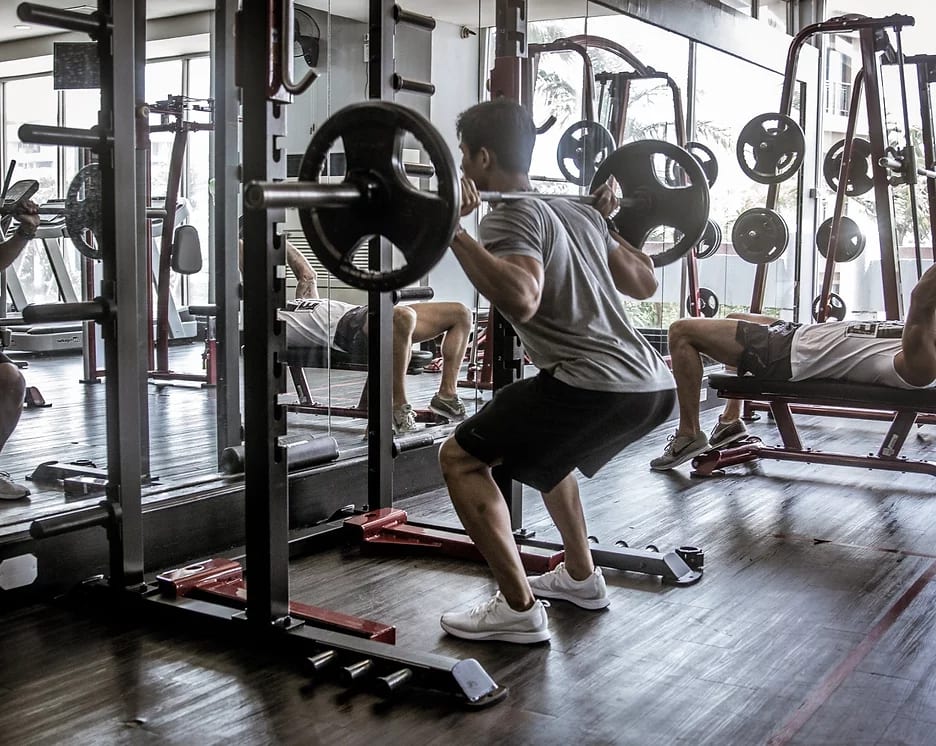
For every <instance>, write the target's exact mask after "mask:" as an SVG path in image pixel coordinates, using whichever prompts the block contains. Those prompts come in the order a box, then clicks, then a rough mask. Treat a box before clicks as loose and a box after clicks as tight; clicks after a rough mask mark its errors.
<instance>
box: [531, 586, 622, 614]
mask: <svg viewBox="0 0 936 746" xmlns="http://www.w3.org/2000/svg"><path fill="white" fill-rule="evenodd" d="M533 595H534V596H536V597H537V598H549V599H554V600H557V601H568V602H569V603H570V604H575V605H576V606H578V607H579V608H582V609H588V610H589V611H595V610H597V609H606V608H607V607H608V606H610V605H611V599H610V598H608V597H607V596H605V597H604V598H579V597H578V596H569V595H566V594H565V593H559V592H553V591H538V590H537V589H536V588H533Z"/></svg>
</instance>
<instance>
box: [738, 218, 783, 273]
mask: <svg viewBox="0 0 936 746" xmlns="http://www.w3.org/2000/svg"><path fill="white" fill-rule="evenodd" d="M789 239H790V232H789V230H788V229H787V224H786V221H785V220H784V219H783V218H782V217H781V216H780V214H779V213H776V212H774V211H773V210H768V209H767V208H766V207H752V208H751V209H750V210H745V211H744V212H742V213H741V214H740V215H738V218H737V220H735V223H734V227H733V228H732V229H731V243H732V245H733V246H734V250H735V253H736V254H737V255H738V256H740V257H741V258H742V259H743V260H744V261H746V262H750V263H751V264H769V263H770V262H773V261H776V260H777V259H779V258H780V257H781V256H782V255H783V252H784V251H786V247H787V242H788V241H789Z"/></svg>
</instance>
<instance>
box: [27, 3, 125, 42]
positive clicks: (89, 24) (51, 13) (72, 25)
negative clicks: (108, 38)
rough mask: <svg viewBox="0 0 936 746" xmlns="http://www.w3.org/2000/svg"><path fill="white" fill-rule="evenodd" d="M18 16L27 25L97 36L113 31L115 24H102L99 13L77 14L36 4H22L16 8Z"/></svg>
mask: <svg viewBox="0 0 936 746" xmlns="http://www.w3.org/2000/svg"><path fill="white" fill-rule="evenodd" d="M16 15H17V16H19V19H20V20H21V21H24V22H25V23H36V24H39V25H40V26H54V27H55V28H60V29H65V30H66V31H80V32H81V33H84V34H90V35H91V36H95V35H96V34H98V33H100V32H101V31H102V30H107V31H111V30H112V29H113V24H112V23H110V22H109V21H108V22H105V23H102V22H101V18H100V16H99V15H98V14H97V13H91V14H88V13H76V12H75V11H72V10H62V9H61V8H50V7H48V6H46V5H36V4H35V3H20V4H19V5H18V6H17V8H16Z"/></svg>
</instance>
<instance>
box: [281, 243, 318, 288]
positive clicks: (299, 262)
mask: <svg viewBox="0 0 936 746" xmlns="http://www.w3.org/2000/svg"><path fill="white" fill-rule="evenodd" d="M286 264H288V265H289V268H290V269H291V270H292V273H293V274H294V275H295V276H296V297H297V298H318V297H319V291H318V282H317V280H318V278H317V276H316V274H315V270H314V269H312V265H311V264H309V262H308V260H307V259H306V258H305V257H304V256H303V255H302V252H300V251H299V249H297V248H296V247H295V246H293V245H292V244H291V243H290V242H289V241H287V242H286Z"/></svg>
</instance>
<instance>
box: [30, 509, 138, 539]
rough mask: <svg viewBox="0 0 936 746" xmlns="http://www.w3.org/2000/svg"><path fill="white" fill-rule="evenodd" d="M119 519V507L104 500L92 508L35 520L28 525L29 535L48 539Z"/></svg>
mask: <svg viewBox="0 0 936 746" xmlns="http://www.w3.org/2000/svg"><path fill="white" fill-rule="evenodd" d="M119 517H120V506H119V505H117V504H116V503H109V502H107V501H106V500H104V501H102V502H100V503H98V504H97V505H95V506H94V507H92V508H82V509H81V510H73V511H71V512H70V513H61V514H59V515H53V516H50V517H48V518H37V519H36V520H34V521H33V522H32V523H31V524H29V535H30V536H32V537H33V538H34V539H48V538H50V537H52V536H61V535H62V534H67V533H71V532H72V531H81V530H82V529H86V528H94V527H95V526H107V524H109V523H110V522H111V521H113V520H116V519H118V518H119Z"/></svg>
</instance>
